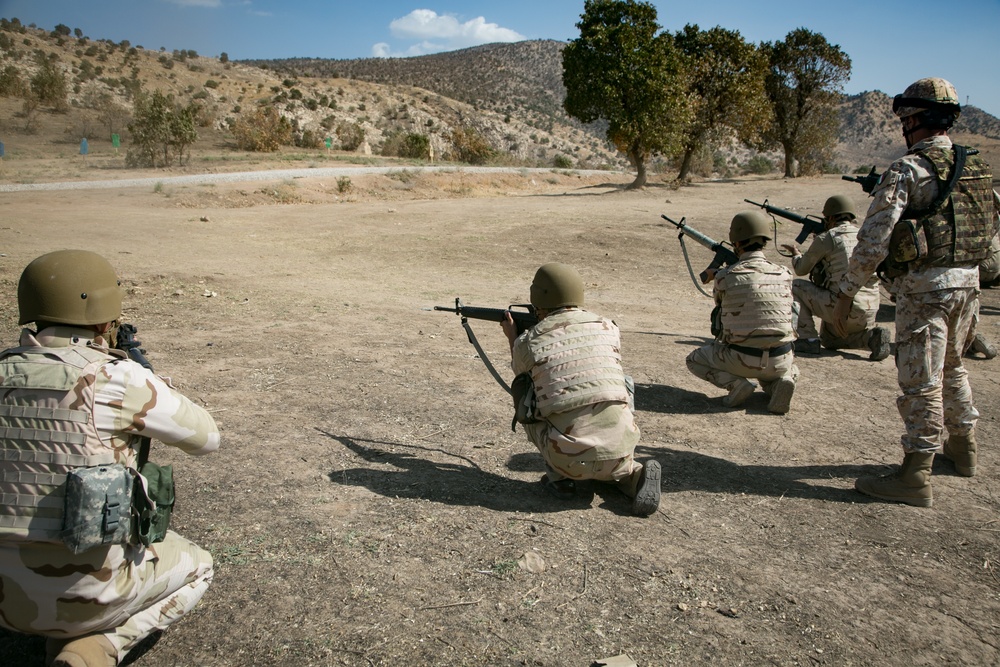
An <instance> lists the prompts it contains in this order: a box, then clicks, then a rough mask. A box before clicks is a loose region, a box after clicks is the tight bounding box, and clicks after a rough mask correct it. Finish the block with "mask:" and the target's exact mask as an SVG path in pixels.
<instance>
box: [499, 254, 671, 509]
mask: <svg viewBox="0 0 1000 667" xmlns="http://www.w3.org/2000/svg"><path fill="white" fill-rule="evenodd" d="M531 305H532V306H534V308H535V313H536V314H537V315H538V320H539V321H538V324H536V325H535V326H533V327H532V328H530V329H528V330H527V331H525V332H524V333H523V334H521V335H520V336H518V335H517V327H516V326H515V324H514V321H513V319H512V318H511V317H510V314H509V313H508V314H507V317H506V319H505V320H504V321H503V322H501V323H500V325H501V327H503V332H504V334H505V335H506V336H507V340H508V341H509V342H510V354H511V367H512V368H513V370H514V374H515V375H516V376H517V377H516V378H515V381H514V383H513V387H512V389H513V393H514V398H515V402H516V403H517V404H518V406H519V407H520V406H525V407H524V409H523V410H522V409H516V410H515V412H516V413H517V417H516V418H517V419H518V421H520V422H521V424H522V426H523V427H524V432H525V433H527V435H528V439H529V440H530V441H531V442H532V444H534V445H535V447H537V448H538V451H539V452H540V453H541V454H542V458H543V459H544V460H545V469H546V473H545V477H544V478H543V479H542V483H543V484H544V485H545V488H546V490H548V491H549V492H550V493H552V494H553V495H554V496H556V497H558V498H563V499H571V498H572V497H573V495H574V494H575V492H576V482H575V480H583V479H593V480H597V481H601V482H608V483H611V484H614V485H616V486H617V487H618V488H619V489H620V490H621V491H622V492H623V493H624V494H625V495H626V496H628V497H630V498H632V513H633V514H635V515H636V516H648V515H650V514H652V513H653V512H655V511H656V508H657V507H658V506H659V503H660V463H659V462H658V461H655V460H650V461H647V462H646V464H645V465H643V464H641V463H639V462H637V461H636V460H635V458H634V453H635V446H636V444H638V442H639V427H638V426H636V424H635V419H634V416H633V414H632V405H633V401H632V382H631V379H630V378H628V377H627V376H626V375H625V372H624V371H623V370H622V365H621V336H620V334H619V332H618V327H617V326H616V325H615V323H614V322H612V321H611V320H608V319H605V318H603V317H600V316H598V315H595V314H593V313H590V312H587V311H586V310H583V279H582V278H581V277H580V274H579V273H577V271H576V269H574V268H573V267H571V266H567V265H566V264H560V263H558V262H552V263H550V264H545V265H544V266H542V267H541V268H539V269H538V271H536V272H535V278H534V280H532V282H531Z"/></svg>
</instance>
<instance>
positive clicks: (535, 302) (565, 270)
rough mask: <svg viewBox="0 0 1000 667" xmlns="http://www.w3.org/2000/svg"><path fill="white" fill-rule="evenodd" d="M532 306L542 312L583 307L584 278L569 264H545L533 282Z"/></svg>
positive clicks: (536, 273)
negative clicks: (568, 307) (569, 307)
mask: <svg viewBox="0 0 1000 667" xmlns="http://www.w3.org/2000/svg"><path fill="white" fill-rule="evenodd" d="M531 305H532V306H534V307H535V308H538V309H541V310H555V309H556V308H565V307H567V306H576V307H578V308H580V307H583V278H581V277H580V274H579V273H577V271H576V269H574V268H573V267H572V266H569V265H568V264H560V263H559V262H551V263H549V264H545V265H544V266H542V267H541V268H539V269H538V271H536V272H535V278H534V280H532V281H531Z"/></svg>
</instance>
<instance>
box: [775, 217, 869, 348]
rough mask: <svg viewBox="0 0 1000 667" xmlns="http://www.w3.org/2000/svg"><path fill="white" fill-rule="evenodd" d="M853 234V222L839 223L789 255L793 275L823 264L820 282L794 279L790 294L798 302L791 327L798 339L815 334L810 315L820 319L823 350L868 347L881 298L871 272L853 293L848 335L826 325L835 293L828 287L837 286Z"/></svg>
mask: <svg viewBox="0 0 1000 667" xmlns="http://www.w3.org/2000/svg"><path fill="white" fill-rule="evenodd" d="M857 235H858V228H857V227H855V226H854V224H852V223H850V222H844V223H841V224H839V225H837V226H836V227H833V228H832V229H829V230H827V231H825V232H823V233H821V234H817V235H816V237H815V238H814V239H813V241H812V244H810V246H809V249H808V250H806V251H805V252H804V253H803V254H801V255H797V256H795V257H793V258H792V269H793V270H794V272H795V274H796V275H799V276H804V275H807V274H809V273H811V272H812V270H813V268H815V267H816V266H817V265H819V266H822V267H823V275H825V276H826V278H827V280H826V284H824V285H815V284H813V283H812V282H810V281H807V280H795V281H794V282H793V283H792V296H793V297H794V298H795V302H796V303H797V304H798V305H799V311H798V320H797V322H796V326H795V332H796V335H797V336H798V337H799V338H816V337H817V333H816V322H815V320H814V318H816V317H818V318H819V319H820V321H821V322H822V324H821V325H820V334H819V337H820V340H821V342H822V343H823V346H824V347H826V348H827V349H830V350H839V349H864V348H866V347H867V346H868V339H869V338H871V329H872V328H873V327H874V326H875V318H876V316H877V315H878V308H879V302H880V301H881V298H880V296H879V289H878V278H877V277H876V276H874V275H872V276H871V277H870V278H869V280H868V282H867V283H866V284H865V285H864V286H863V287H862V288H861V289H859V290H858V293H857V294H856V295H855V296H854V303H853V304H852V305H851V312H850V315H849V316H848V319H847V324H846V327H847V331H848V335H847V336H846V337H840V336H837V335H836V334H835V333H833V329H832V328H831V327H830V326H829V322H831V321H832V320H833V309H834V308H835V307H836V304H837V296H838V295H837V293H836V292H834V291H833V290H831V289H829V286H830V285H838V284H839V283H840V281H841V279H842V278H843V277H844V274H846V273H847V269H848V267H849V266H850V261H851V251H852V250H854V247H855V245H857Z"/></svg>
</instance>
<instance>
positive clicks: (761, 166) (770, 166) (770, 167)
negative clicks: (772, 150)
mask: <svg viewBox="0 0 1000 667" xmlns="http://www.w3.org/2000/svg"><path fill="white" fill-rule="evenodd" d="M743 169H744V171H746V172H747V173H748V174H770V173H771V172H772V171H774V163H773V162H771V161H770V160H768V159H767V158H766V157H764V156H763V155H754V156H753V157H752V158H750V159H749V160H747V163H746V164H745V165H743Z"/></svg>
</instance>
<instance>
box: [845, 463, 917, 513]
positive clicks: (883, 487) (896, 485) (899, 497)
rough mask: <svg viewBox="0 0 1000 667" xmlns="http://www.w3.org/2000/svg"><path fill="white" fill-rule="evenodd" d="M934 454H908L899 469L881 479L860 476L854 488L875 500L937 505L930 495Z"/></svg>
mask: <svg viewBox="0 0 1000 667" xmlns="http://www.w3.org/2000/svg"><path fill="white" fill-rule="evenodd" d="M933 463H934V454H928V453H925V452H909V453H907V454H905V455H904V456H903V463H902V465H900V466H899V469H898V470H897V471H896V472H894V473H892V474H889V475H884V476H881V477H861V478H859V479H858V480H857V481H856V482H854V488H855V489H857V490H858V491H860V492H861V493H863V494H865V495H866V496H871V497H872V498H878V499H879V500H890V501H892V502H895V503H906V504H907V505H913V506H914V507H930V506H932V505H933V504H934V496H933V495H932V494H931V465H932V464H933Z"/></svg>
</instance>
